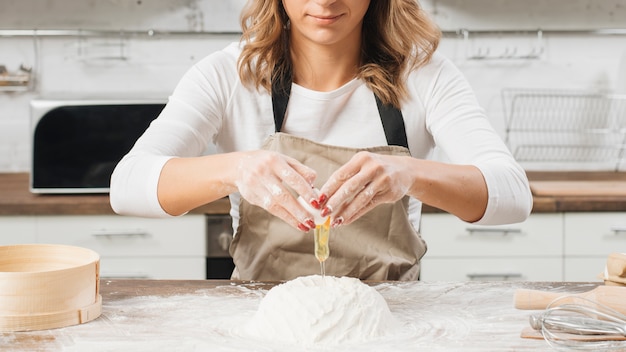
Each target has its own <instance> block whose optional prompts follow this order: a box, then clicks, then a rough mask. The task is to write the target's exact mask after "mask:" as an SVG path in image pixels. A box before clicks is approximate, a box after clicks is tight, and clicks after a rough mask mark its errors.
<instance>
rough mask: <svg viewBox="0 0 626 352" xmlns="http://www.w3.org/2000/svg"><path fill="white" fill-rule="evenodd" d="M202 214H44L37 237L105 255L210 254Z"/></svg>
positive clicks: (39, 223)
mask: <svg viewBox="0 0 626 352" xmlns="http://www.w3.org/2000/svg"><path fill="white" fill-rule="evenodd" d="M205 231H206V223H205V217H204V215H201V214H198V215H196V214H188V215H185V216H181V217H176V218H166V219H146V218H136V217H126V216H117V215H96V216H80V215H77V216H42V217H39V218H38V223H37V237H38V238H37V240H38V242H40V243H59V244H68V245H74V246H79V247H85V248H89V249H92V250H94V251H96V252H97V253H99V254H100V256H102V257H128V256H134V257H141V256H202V257H204V256H205V255H206V232H205Z"/></svg>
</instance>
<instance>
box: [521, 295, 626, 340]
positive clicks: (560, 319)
mask: <svg viewBox="0 0 626 352" xmlns="http://www.w3.org/2000/svg"><path fill="white" fill-rule="evenodd" d="M563 302H566V303H563ZM529 320H530V325H531V327H532V328H533V329H535V330H537V331H540V332H541V334H542V335H543V337H544V339H545V340H546V342H548V344H549V345H550V346H551V347H554V348H556V349H567V350H585V351H601V350H602V351H607V350H617V349H624V348H626V341H624V337H626V315H624V314H622V313H620V312H618V311H616V310H615V309H612V308H610V307H607V306H605V305H603V304H600V303H598V302H595V301H592V300H589V299H586V298H584V297H581V296H579V295H570V296H562V297H559V298H557V299H556V300H554V301H553V302H552V303H551V304H549V305H548V307H547V308H546V309H545V310H544V311H543V312H542V313H540V314H537V315H531V316H530V318H529Z"/></svg>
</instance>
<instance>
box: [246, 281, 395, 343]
mask: <svg viewBox="0 0 626 352" xmlns="http://www.w3.org/2000/svg"><path fill="white" fill-rule="evenodd" d="M396 328H397V325H396V321H395V319H394V317H393V316H392V315H391V312H390V311H389V307H388V306H387V302H386V301H385V299H384V298H383V297H382V296H381V295H380V293H378V291H376V289H374V288H372V287H370V286H368V285H366V284H364V283H362V282H361V281H360V280H358V279H355V278H349V277H332V276H326V277H322V276H319V275H313V276H305V277H300V278H297V279H294V280H291V281H288V282H285V283H283V284H280V285H278V286H275V287H273V288H272V289H271V290H269V292H268V293H267V295H266V296H265V297H264V298H263V299H262V301H261V304H260V305H259V309H258V310H257V312H256V314H255V315H254V316H253V318H252V319H251V320H249V321H248V322H247V323H246V325H245V326H244V327H243V330H244V333H246V334H248V335H251V336H252V337H255V338H258V339H262V340H270V341H275V342H276V341H280V342H285V343H290V344H300V345H313V344H316V345H317V344H319V345H334V344H342V343H351V342H363V341H367V340H371V339H375V338H377V337H382V336H385V335H389V334H391V333H393V331H394V330H395V329H396Z"/></svg>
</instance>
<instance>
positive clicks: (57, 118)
mask: <svg viewBox="0 0 626 352" xmlns="http://www.w3.org/2000/svg"><path fill="white" fill-rule="evenodd" d="M164 106H165V100H123V99H121V100H120V99H113V100H46V99H35V100H32V101H31V103H30V113H31V129H32V131H31V132H32V133H31V135H32V143H31V148H32V161H31V173H30V190H31V192H33V193H108V191H109V185H110V178H111V174H112V172H113V169H114V168H115V165H117V163H118V162H119V160H120V159H121V158H122V157H123V156H124V155H125V154H126V153H127V152H128V151H129V150H130V149H131V147H132V146H133V145H134V143H135V141H136V140H137V138H139V136H141V134H143V132H144V131H145V130H146V128H147V127H148V125H149V124H150V123H151V122H152V120H154V119H155V118H156V117H157V116H158V115H159V114H160V112H161V110H163V107H164Z"/></svg>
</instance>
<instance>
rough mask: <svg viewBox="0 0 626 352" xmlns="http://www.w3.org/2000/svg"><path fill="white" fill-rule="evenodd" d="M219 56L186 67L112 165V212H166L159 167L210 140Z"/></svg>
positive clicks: (217, 112) (218, 105)
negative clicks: (161, 104)
mask: <svg viewBox="0 0 626 352" xmlns="http://www.w3.org/2000/svg"><path fill="white" fill-rule="evenodd" d="M220 55H221V53H219V52H218V53H216V54H213V55H210V56H208V57H207V58H205V59H204V60H202V61H201V62H199V63H198V64H196V65H195V66H193V67H192V68H191V69H189V71H188V72H187V73H186V74H185V75H184V76H183V77H182V79H181V80H180V82H179V83H178V85H177V86H176V88H175V89H174V91H173V93H172V95H171V96H170V98H169V100H168V103H167V104H166V106H165V108H164V109H163V111H162V112H161V113H160V115H159V116H158V117H157V118H156V119H155V120H154V121H152V123H151V124H150V126H149V127H148V129H147V130H146V131H145V132H144V133H143V135H142V136H141V137H140V138H139V139H138V140H137V142H136V143H135V145H134V146H133V148H132V149H131V150H130V152H129V153H128V154H127V155H125V156H124V157H123V158H122V160H121V161H120V162H119V163H118V165H117V166H116V168H115V170H114V171H113V174H112V176H111V187H110V202H111V207H112V208H113V210H114V211H115V212H116V213H118V214H122V215H133V216H142V217H170V216H171V215H169V214H168V213H166V212H165V211H164V210H163V208H162V207H161V205H160V203H159V201H158V196H157V186H158V183H159V177H160V174H161V170H162V168H163V166H164V165H165V163H166V162H167V161H168V160H169V159H171V158H174V157H192V156H200V155H202V154H203V153H204V152H205V151H206V149H207V146H209V145H211V144H212V143H213V139H214V136H215V135H216V134H217V131H218V130H219V127H220V121H221V116H223V113H222V110H223V106H224V104H225V103H224V100H225V99H224V98H223V96H224V94H223V92H224V91H225V89H227V88H225V87H224V86H225V83H224V81H225V79H224V78H223V69H221V68H220V62H221V61H223V60H221V59H220ZM220 72H222V74H220Z"/></svg>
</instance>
